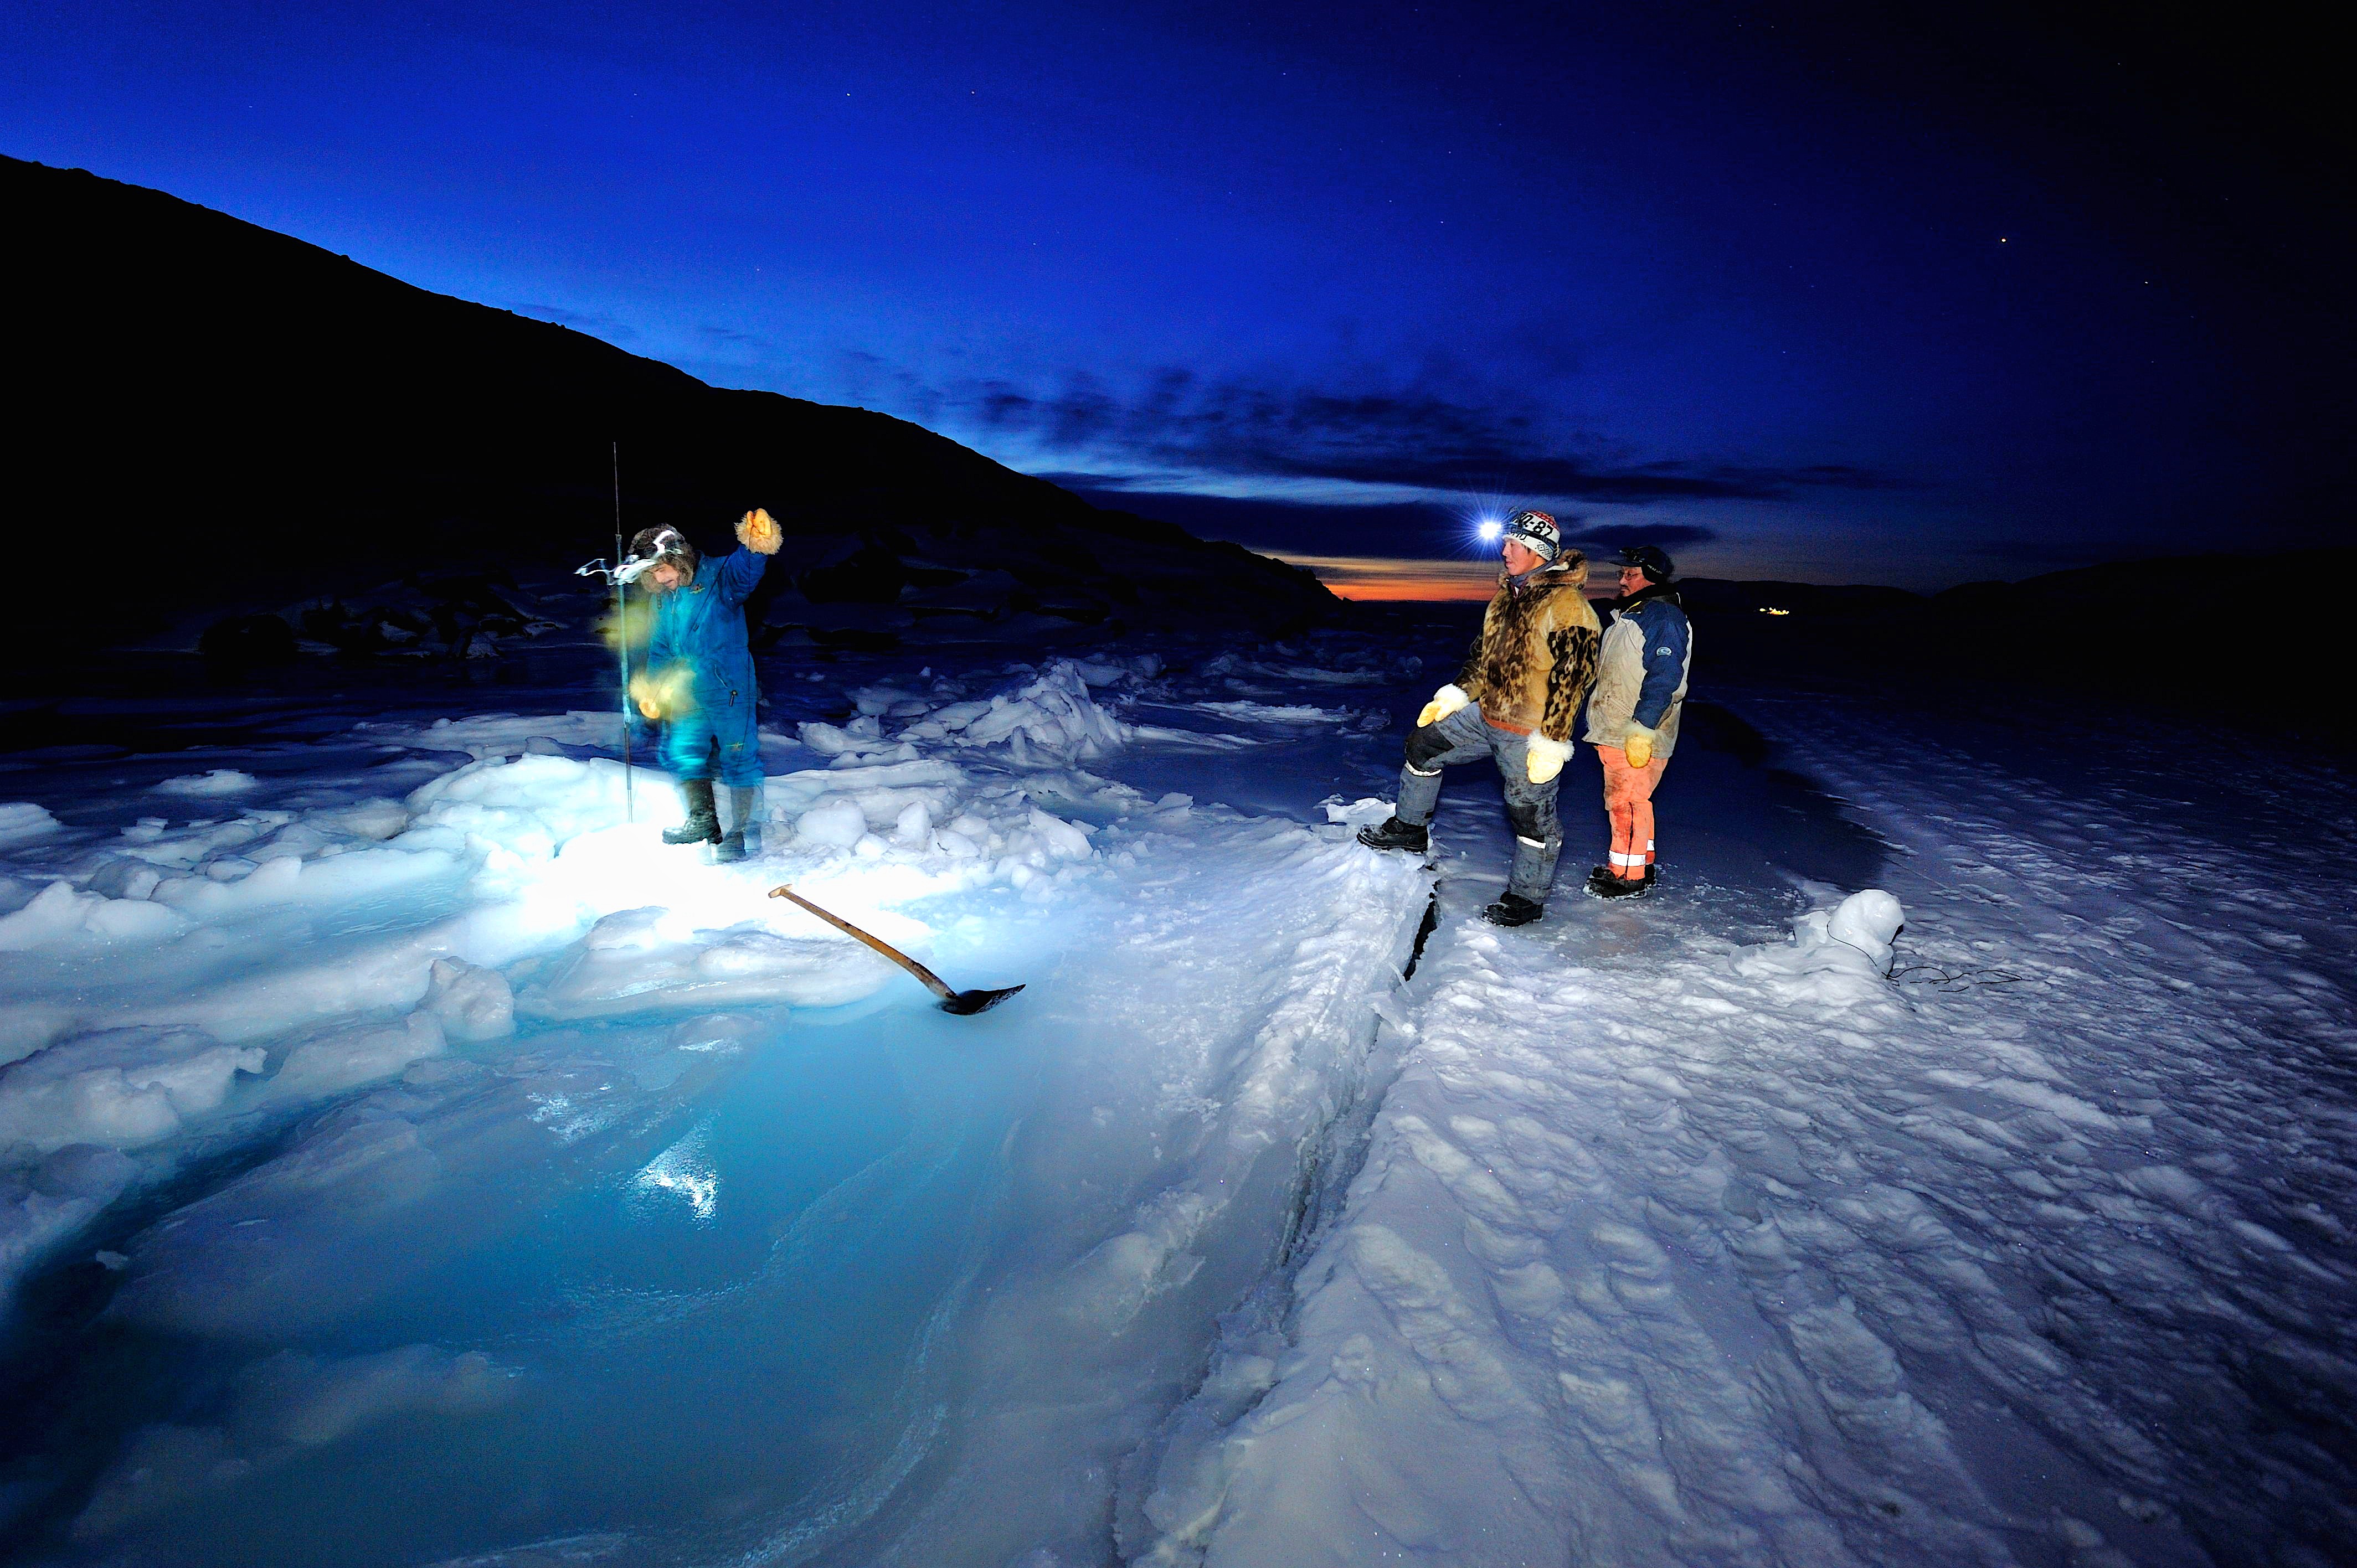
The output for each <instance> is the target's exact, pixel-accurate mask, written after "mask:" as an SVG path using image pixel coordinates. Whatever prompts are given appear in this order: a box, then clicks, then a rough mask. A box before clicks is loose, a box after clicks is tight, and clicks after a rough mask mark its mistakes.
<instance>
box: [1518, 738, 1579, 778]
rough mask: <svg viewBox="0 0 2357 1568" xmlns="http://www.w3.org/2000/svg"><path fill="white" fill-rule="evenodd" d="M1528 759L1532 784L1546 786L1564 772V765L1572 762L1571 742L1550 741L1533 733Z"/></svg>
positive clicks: (1527, 765)
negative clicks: (1548, 781)
mask: <svg viewBox="0 0 2357 1568" xmlns="http://www.w3.org/2000/svg"><path fill="white" fill-rule="evenodd" d="M1527 757H1528V760H1527V762H1526V764H1525V766H1526V767H1527V768H1529V770H1530V775H1531V782H1532V783H1534V784H1544V783H1545V782H1546V781H1547V780H1548V779H1552V778H1554V777H1555V775H1556V774H1558V773H1560V772H1562V771H1563V765H1564V764H1565V763H1566V762H1568V761H1570V760H1571V742H1569V741H1567V740H1549V739H1548V738H1547V737H1546V736H1543V735H1540V734H1538V733H1537V732H1536V731H1533V732H1532V734H1531V740H1530V745H1529V746H1528V747H1527Z"/></svg>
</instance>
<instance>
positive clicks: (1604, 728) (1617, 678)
mask: <svg viewBox="0 0 2357 1568" xmlns="http://www.w3.org/2000/svg"><path fill="white" fill-rule="evenodd" d="M1670 577H1671V566H1670V558H1669V557H1668V556H1667V555H1665V554H1663V553H1662V552H1661V551H1660V550H1657V549H1655V548H1654V547H1653V546H1652V545H1650V544H1640V545H1636V546H1634V547H1633V548H1631V549H1628V550H1624V551H1622V552H1621V553H1620V597H1619V598H1618V599H1615V600H1613V601H1612V603H1611V604H1610V605H1609V609H1610V610H1611V612H1612V619H1611V622H1610V624H1609V625H1607V626H1606V627H1605V628H1604V645H1603V648H1602V650H1601V651H1600V653H1599V655H1598V671H1597V676H1596V693H1595V695H1593V696H1592V697H1590V698H1589V699H1588V701H1587V742H1588V744H1589V745H1590V746H1594V747H1596V759H1597V760H1598V762H1600V763H1602V764H1603V766H1604V812H1605V815H1606V816H1608V817H1609V818H1610V819H1611V821H1612V848H1611V851H1610V859H1609V864H1607V865H1599V866H1598V867H1597V868H1596V869H1595V870H1593V871H1591V872H1589V873H1588V875H1587V891H1588V892H1590V893H1592V894H1594V895H1595V896H1596V897H1599V898H1626V897H1630V896H1631V895H1633V894H1642V893H1649V892H1651V891H1652V886H1653V881H1654V875H1655V873H1654V870H1653V790H1654V789H1655V787H1656V786H1658V785H1659V784H1660V783H1661V781H1662V771H1663V768H1667V767H1668V766H1669V761H1670V753H1671V752H1672V751H1674V750H1675V749H1676V747H1677V744H1678V711H1679V709H1680V707H1681V706H1682V705H1683V704H1684V702H1685V695H1686V668H1687V666H1688V665H1689V664H1690V663H1691V662H1692V661H1693V657H1694V628H1693V627H1692V625H1691V624H1690V623H1689V622H1688V621H1687V620H1686V612H1685V608H1684V606H1683V605H1681V604H1680V603H1679V602H1678V591H1677V590H1676V589H1675V588H1674V587H1672V586H1671V585H1670Z"/></svg>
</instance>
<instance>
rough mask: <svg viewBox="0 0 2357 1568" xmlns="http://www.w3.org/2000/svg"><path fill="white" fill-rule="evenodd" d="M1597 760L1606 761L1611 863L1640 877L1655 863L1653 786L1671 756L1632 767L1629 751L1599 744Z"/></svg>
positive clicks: (1635, 878) (1625, 874) (1619, 872)
mask: <svg viewBox="0 0 2357 1568" xmlns="http://www.w3.org/2000/svg"><path fill="white" fill-rule="evenodd" d="M1596 760H1597V761H1598V762H1600V763H1602V764H1603V765H1604V814H1605V815H1606V816H1608V817H1610V818H1611V819H1612V855H1611V859H1610V860H1609V862H1608V864H1609V865H1610V866H1611V868H1612V872H1613V875H1616V876H1622V877H1626V878H1628V879H1629V880H1630V881H1631V882H1634V881H1638V880H1640V879H1641V878H1642V877H1643V876H1644V875H1645V867H1647V866H1649V865H1652V864H1653V790H1654V789H1656V788H1657V787H1658V786H1659V785H1660V784H1661V782H1662V769H1663V768H1667V767H1668V766H1669V765H1670V759H1669V758H1668V757H1655V758H1653V760H1652V761H1651V762H1648V763H1647V764H1645V766H1644V767H1642V768H1631V767H1630V766H1629V754H1628V753H1627V752H1625V751H1622V750H1621V749H1620V747H1619V746H1598V747H1597V748H1596Z"/></svg>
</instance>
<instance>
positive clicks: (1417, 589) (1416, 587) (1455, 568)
mask: <svg viewBox="0 0 2357 1568" xmlns="http://www.w3.org/2000/svg"><path fill="white" fill-rule="evenodd" d="M1281 559H1283V560H1286V561H1288V562H1290V563H1292V564H1294V565H1296V566H1307V567H1308V568H1309V569H1310V570H1311V571H1312V572H1315V573H1316V574H1318V581H1319V582H1321V583H1323V584H1325V585H1326V586H1327V588H1328V589H1329V591H1330V592H1331V593H1332V594H1333V596H1335V597H1336V598H1338V599H1370V600H1373V599H1413V600H1416V601H1419V602H1430V601H1433V600H1458V601H1470V602H1474V603H1485V602H1487V601H1488V599H1489V597H1490V596H1491V595H1492V594H1494V593H1496V592H1497V591H1498V569H1499V568H1498V562H1497V560H1496V558H1495V557H1491V558H1488V559H1484V560H1479V561H1415V560H1410V559H1408V558H1406V557H1405V556H1397V555H1286V556H1283V557H1281ZM1599 588H1601V589H1602V591H1603V594H1604V596H1607V597H1609V596H1610V594H1611V592H1612V584H1611V582H1610V580H1609V578H1608V579H1607V580H1606V581H1604V582H1603V583H1601V584H1599V583H1598V581H1597V580H1596V577H1595V575H1594V574H1593V572H1592V571H1591V573H1590V575H1589V576H1588V579H1587V596H1588V597H1589V598H1595V597H1597V596H1598V589H1599Z"/></svg>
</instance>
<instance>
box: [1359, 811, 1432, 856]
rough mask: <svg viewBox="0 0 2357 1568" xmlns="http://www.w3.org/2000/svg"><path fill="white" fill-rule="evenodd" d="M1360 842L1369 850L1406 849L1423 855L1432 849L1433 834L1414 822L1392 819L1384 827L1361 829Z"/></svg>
mask: <svg viewBox="0 0 2357 1568" xmlns="http://www.w3.org/2000/svg"><path fill="white" fill-rule="evenodd" d="M1359 842H1360V843H1362V844H1365V845H1366V846H1367V847H1368V848H1369V849H1405V850H1408V851H1411V852H1413V853H1415V854H1423V853H1424V852H1425V851H1426V850H1428V849H1430V848H1431V847H1432V833H1431V832H1430V831H1429V830H1428V829H1425V828H1421V827H1418V826H1417V825H1416V824H1415V823H1414V822H1401V821H1400V820H1399V819H1398V818H1397V817H1392V818H1390V819H1388V820H1386V821H1385V822H1384V823H1383V826H1382V827H1379V828H1361V829H1360V830H1359Z"/></svg>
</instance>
